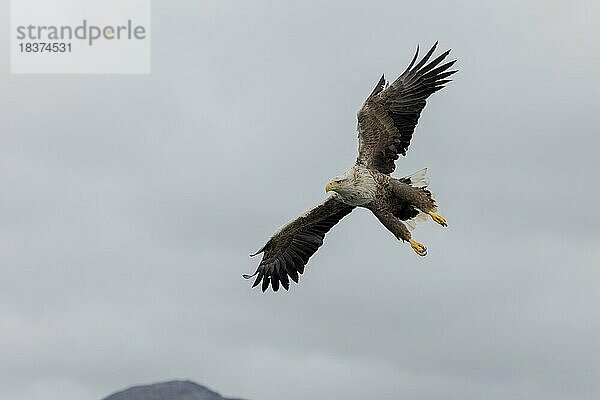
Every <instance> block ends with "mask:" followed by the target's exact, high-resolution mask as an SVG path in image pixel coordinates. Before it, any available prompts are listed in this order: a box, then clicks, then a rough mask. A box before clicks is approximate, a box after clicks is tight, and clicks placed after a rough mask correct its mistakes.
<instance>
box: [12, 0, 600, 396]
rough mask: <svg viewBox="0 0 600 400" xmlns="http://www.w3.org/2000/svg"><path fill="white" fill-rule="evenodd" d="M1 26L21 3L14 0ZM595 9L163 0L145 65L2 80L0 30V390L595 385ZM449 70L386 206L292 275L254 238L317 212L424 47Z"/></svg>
mask: <svg viewBox="0 0 600 400" xmlns="http://www.w3.org/2000/svg"><path fill="white" fill-rule="evenodd" d="M0 4H1V5H0V15H2V23H3V24H6V25H5V26H7V25H8V24H9V20H8V16H9V4H8V1H6V0H5V1H3V2H2V3H0ZM598 15H600V2H598V1H596V0H588V1H549V0H544V1H541V0H539V1H533V0H532V1H516V0H509V1H506V0H504V1H475V0H461V1H427V0H426V1H411V2H408V1H406V2H405V1H389V2H387V1H360V2H357V1H339V2H333V1H330V2H327V1H326V2H322V1H293V2H288V1H279V2H272V1H243V2H242V1H236V2H234V1H226V0H219V1H166V0H164V1H160V0H154V1H153V13H152V74H150V75H129V76H128V75H62V76H60V75H55V76H52V75H37V76H36V75H10V73H9V59H8V54H9V50H8V46H9V37H8V29H3V30H2V32H1V33H0V49H1V51H2V52H3V53H4V54H5V55H6V57H4V58H3V59H2V62H1V63H0V121H1V128H0V131H1V136H0V273H1V275H0V399H1V400H21V399H23V400H99V399H101V398H102V397H104V396H106V395H108V394H109V393H111V392H113V391H115V390H118V389H122V388H124V387H128V386H130V385H133V384H139V383H148V382H154V381H162V380H168V379H172V378H188V379H192V380H194V381H197V382H199V383H202V384H205V385H208V386H210V387H211V388H214V389H215V390H218V391H220V392H221V393H223V394H225V395H228V396H240V397H245V398H248V399H252V400H281V399H286V400H306V399H323V398H331V399H347V400H358V399H365V398H368V399H378V400H379V399H381V400H396V399H411V400H434V399H446V400H450V399H457V400H458V399H460V400H481V399H486V400H496V399H497V400H500V399H501V400H513V399H527V400H559V399H560V400H563V399H565V400H566V399H568V400H584V399H598V398H599V396H600V312H599V310H600V290H599V288H600V246H598V243H599V242H600V215H599V213H598V209H597V203H598V200H599V197H600V190H599V189H598V186H597V182H598V171H600V157H599V156H598V150H599V148H600V135H599V132H598V126H599V125H600V113H599V112H598V111H599V109H600V81H599V80H598V71H600V44H599V43H598V40H599V38H600V25H599V24H598V23H597V17H598ZM435 40H439V41H440V49H442V50H443V49H446V48H452V49H453V52H452V55H453V57H454V58H457V59H458V63H457V66H458V68H459V69H460V72H459V73H458V74H456V75H455V79H454V81H453V82H452V83H451V84H450V85H449V86H448V87H447V88H446V89H445V90H443V91H442V92H440V93H437V94H436V95H434V96H433V97H432V98H431V99H430V101H429V102H428V105H427V107H426V109H425V111H424V112H423V114H422V116H421V120H420V123H419V125H418V127H417V131H416V133H415V136H414V138H413V142H412V145H411V147H410V149H409V152H408V156H407V157H405V158H403V159H401V160H400V161H399V162H398V168H397V170H396V171H397V172H396V174H397V175H402V174H408V173H411V172H414V171H415V170H418V169H420V168H422V167H429V174H430V177H431V181H432V183H431V185H432V188H433V190H434V191H435V192H436V193H437V195H438V199H439V202H440V204H441V213H442V214H443V215H444V216H445V217H447V219H448V221H449V224H450V227H449V228H448V229H442V228H440V227H439V226H437V225H436V224H434V223H432V222H428V223H427V224H424V225H420V226H419V227H418V228H417V230H416V231H415V233H414V236H415V238H417V239H418V240H419V241H421V242H423V243H425V244H426V245H427V246H428V248H429V254H428V255H427V257H425V258H419V257H417V256H416V255H415V254H414V253H413V252H412V251H411V249H410V247H409V246H407V245H406V244H401V243H399V242H397V241H396V240H395V239H394V238H393V236H392V235H391V234H390V233H389V232H387V231H386V230H385V229H384V228H383V227H382V226H381V225H380V224H379V223H378V222H377V221H376V220H375V218H373V217H372V216H371V215H370V214H369V212H367V211H364V210H358V211H355V212H354V213H353V214H352V215H351V216H349V217H347V218H346V219H344V220H343V221H342V222H341V223H340V224H339V225H338V226H336V227H335V228H334V229H333V230H332V232H330V233H329V235H328V236H327V238H326V241H325V245H324V246H323V247H322V248H321V250H319V252H318V253H317V254H316V255H315V256H314V257H313V258H312V259H311V261H310V264H309V266H308V267H307V270H306V272H305V274H304V276H303V277H302V279H301V281H300V285H294V286H293V287H292V289H291V290H290V292H279V293H277V294H273V293H267V294H262V293H260V292H259V291H257V290H251V289H250V286H249V282H246V281H244V280H243V279H242V278H241V276H240V275H241V274H242V273H247V272H251V271H253V270H254V268H255V266H256V263H257V262H258V259H250V258H248V254H249V253H251V252H252V251H254V250H256V249H257V248H258V247H260V246H261V245H262V244H263V243H264V241H265V240H266V238H268V236H269V235H270V234H271V233H272V231H273V230H274V229H276V228H277V227H278V226H280V225H281V224H283V223H285V222H286V221H287V220H289V219H291V218H292V217H294V216H296V215H297V214H299V213H300V212H302V211H303V210H305V209H307V208H309V207H310V206H312V205H313V204H315V203H317V202H319V201H321V199H323V198H324V196H325V194H324V193H323V187H324V184H325V183H326V181H327V180H328V178H330V177H332V176H334V175H336V174H338V173H339V172H342V171H343V170H345V169H346V168H347V167H349V166H350V165H351V164H352V163H353V161H354V159H355V154H356V153H355V152H356V140H355V137H356V134H355V124H356V121H355V113H356V110H357V109H358V108H359V106H360V105H361V103H362V101H363V100H364V98H365V96H366V95H367V94H368V93H369V92H370V91H371V89H372V88H373V86H374V84H375V83H376V81H377V79H378V78H379V77H380V75H381V73H384V72H385V73H386V76H388V77H389V78H392V79H393V78H395V76H397V74H399V73H400V72H402V70H403V69H404V68H405V66H406V65H407V63H408V61H409V60H410V58H411V56H412V54H413V51H414V48H415V46H416V45H417V44H421V46H422V47H427V46H429V45H430V44H432V43H433V42H434V41H435Z"/></svg>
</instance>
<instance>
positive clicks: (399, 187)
mask: <svg viewBox="0 0 600 400" xmlns="http://www.w3.org/2000/svg"><path fill="white" fill-rule="evenodd" d="M390 187H391V189H392V191H393V192H394V195H395V196H396V198H398V199H402V200H403V201H406V202H408V203H409V204H410V205H412V206H413V207H415V208H416V209H418V210H419V211H421V212H424V213H425V214H428V215H429V216H430V217H431V219H433V220H434V221H435V222H437V223H438V224H440V225H441V226H448V222H447V221H446V219H445V218H444V217H442V216H441V215H440V214H438V213H437V212H436V211H437V204H436V203H435V199H434V197H433V193H431V191H430V190H429V189H427V187H415V186H411V185H409V184H407V183H404V182H401V181H400V180H398V179H391V180H390Z"/></svg>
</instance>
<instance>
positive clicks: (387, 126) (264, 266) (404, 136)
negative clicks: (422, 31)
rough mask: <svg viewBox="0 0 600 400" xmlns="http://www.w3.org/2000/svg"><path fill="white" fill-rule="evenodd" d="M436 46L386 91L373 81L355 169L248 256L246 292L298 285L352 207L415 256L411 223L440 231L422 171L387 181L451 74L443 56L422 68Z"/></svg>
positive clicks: (361, 115) (419, 249)
mask: <svg viewBox="0 0 600 400" xmlns="http://www.w3.org/2000/svg"><path fill="white" fill-rule="evenodd" d="M436 46H437V43H436V44H435V45H434V46H433V47H432V48H431V50H429V52H427V54H426V55H425V56H424V57H423V58H422V59H421V60H420V61H419V62H418V63H416V64H415V62H416V60H417V56H418V53H419V50H418V48H417V52H416V53H415V56H414V57H413V59H412V61H411V63H410V65H409V66H408V68H407V69H406V70H405V71H404V73H402V75H400V77H398V79H396V80H395V81H394V82H392V83H391V84H388V83H387V82H386V81H385V79H384V77H381V79H380V80H379V82H378V83H377V85H376V86H375V89H374V90H373V92H372V93H371V95H369V97H368V98H367V100H366V101H365V103H364V104H363V106H362V107H361V109H360V110H359V112H358V114H357V116H358V128H357V129H358V142H359V148H358V157H357V159H356V164H355V165H354V166H353V167H352V168H350V169H349V170H348V171H346V172H345V173H344V174H342V175H340V176H338V177H335V178H333V179H332V180H331V181H329V183H328V184H327V186H326V191H327V192H329V191H333V192H334V193H333V195H331V196H330V197H328V198H327V199H326V200H325V201H324V202H323V203H321V204H319V205H318V206H316V207H314V208H312V209H311V210H309V211H307V212H306V213H304V214H303V215H301V216H300V217H298V218H296V219H295V220H293V221H292V222H290V223H288V224H286V225H285V226H283V227H282V228H280V229H279V230H278V231H276V232H275V233H274V234H273V236H271V238H270V239H269V241H268V242H267V243H266V244H265V245H264V246H263V247H262V248H261V249H260V250H259V251H258V252H257V253H256V254H259V253H264V255H263V258H262V260H261V262H260V264H259V266H258V268H257V270H256V272H255V273H254V274H253V275H244V277H245V278H247V279H249V278H251V277H256V279H255V281H254V284H253V286H257V285H259V284H261V285H262V290H263V291H265V290H266V289H267V288H268V287H269V285H271V286H272V288H273V290H274V291H277V290H278V289H279V286H280V284H281V285H282V286H283V287H284V288H285V289H286V290H287V289H288V288H289V279H290V278H291V279H292V280H293V281H295V282H298V277H299V274H302V273H303V272H304V266H305V265H306V263H307V262H308V259H309V258H310V257H311V256H312V255H313V254H314V253H315V252H316V251H317V249H318V248H319V247H320V246H321V245H322V244H323V239H324V237H325V234H326V233H327V232H328V231H329V230H330V229H331V228H332V227H333V226H334V225H335V224H336V223H337V222H338V221H339V220H340V219H342V218H343V217H345V216H346V215H348V214H349V213H350V212H351V211H352V210H353V209H354V208H355V207H364V208H367V209H369V210H371V212H373V214H374V215H375V216H376V217H377V219H378V220H379V221H380V222H381V223H382V224H383V225H384V226H385V227H386V228H387V229H388V230H389V231H390V232H392V233H393V234H394V236H395V237H396V238H397V239H399V240H402V241H406V242H408V243H410V245H411V247H412V248H413V250H414V251H415V252H416V253H417V254H419V255H421V256H424V255H426V254H427V249H426V248H425V246H423V245H422V244H420V243H418V242H416V241H415V240H413V239H412V236H411V233H410V229H412V228H414V226H415V222H416V221H417V220H422V219H425V218H428V217H431V218H432V219H433V220H434V221H435V222H437V223H439V224H440V225H442V226H447V224H446V220H445V219H444V218H443V217H441V216H440V215H439V214H437V213H436V211H437V205H436V202H435V199H434V196H433V194H432V193H431V191H430V190H429V189H428V188H427V185H428V180H427V177H426V170H425V169H423V170H421V171H418V172H416V173H414V174H412V175H410V176H407V177H404V178H394V177H392V176H390V174H391V173H392V172H393V171H394V169H395V160H396V159H398V157H399V155H400V154H402V155H406V150H407V149H408V146H409V145H410V140H411V138H412V134H413V132H414V129H415V127H416V125H417V122H418V120H419V116H420V114H421V111H422V110H423V108H424V107H425V100H426V99H427V97H429V96H430V95H431V94H433V93H434V92H436V91H438V90H440V89H441V88H443V87H444V85H445V84H446V83H448V82H449V80H448V79H447V78H448V77H449V76H450V75H452V74H453V73H454V72H456V71H449V68H450V67H451V66H452V65H453V64H454V62H455V61H450V62H447V63H444V64H441V63H442V61H443V60H444V59H445V58H446V56H447V55H448V53H449V50H448V51H446V52H444V53H442V54H441V55H440V56H438V57H437V58H435V59H434V60H432V61H430V62H429V63H428V61H429V59H430V58H431V55H432V54H433V52H434V50H435V48H436ZM440 64H441V65H440ZM256 254H254V255H256Z"/></svg>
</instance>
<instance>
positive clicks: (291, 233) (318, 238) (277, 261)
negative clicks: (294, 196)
mask: <svg viewBox="0 0 600 400" xmlns="http://www.w3.org/2000/svg"><path fill="white" fill-rule="evenodd" d="M336 197H337V195H333V196H330V197H329V198H327V199H326V200H325V201H324V202H323V203H321V204H319V205H318V206H316V207H314V208H312V209H310V210H309V211H307V212H306V213H304V214H303V215H301V216H300V217H298V218H296V219H295V220H294V221H292V222H290V223H288V224H287V225H285V226H284V227H283V228H281V229H280V230H279V231H277V232H276V233H275V234H273V236H271V238H270V239H269V241H268V242H267V244H265V245H264V246H263V248H262V249H260V250H259V251H258V252H257V253H256V254H259V253H262V252H264V254H263V258H262V260H261V261H260V264H259V266H258V269H257V270H256V272H254V274H252V275H244V278H246V279H250V278H253V277H255V276H256V279H255V280H254V284H253V285H252V287H255V286H258V285H259V284H261V288H262V291H263V292H264V291H266V290H267V289H268V288H269V284H270V285H271V287H272V288H273V290H274V291H275V292H276V291H277V290H279V285H280V283H281V286H283V287H284V288H285V290H288V289H289V286H290V280H289V278H292V280H293V281H294V282H296V283H298V275H299V274H302V273H303V272H304V266H305V265H306V263H307V262H308V259H309V258H310V257H311V256H312V255H313V254H314V253H315V252H316V251H317V249H318V248H319V247H321V245H322V244H323V239H324V238H325V234H326V233H327V232H329V230H330V229H331V228H332V227H333V226H334V225H335V224H337V223H338V221H339V220H341V219H342V218H344V217H345V216H346V215H348V214H349V213H350V212H351V211H352V210H353V209H354V206H349V205H347V204H344V203H342V202H341V201H338V200H336ZM256 254H253V255H256Z"/></svg>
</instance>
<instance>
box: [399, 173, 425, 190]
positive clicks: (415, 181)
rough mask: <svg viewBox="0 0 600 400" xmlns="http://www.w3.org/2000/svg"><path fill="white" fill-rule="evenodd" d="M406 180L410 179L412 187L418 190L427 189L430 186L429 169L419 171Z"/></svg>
mask: <svg viewBox="0 0 600 400" xmlns="http://www.w3.org/2000/svg"><path fill="white" fill-rule="evenodd" d="M404 179H410V185H411V186H414V187H418V188H422V187H426V186H427V185H429V178H428V177H427V168H423V169H420V170H418V171H417V172H415V173H412V174H410V175H409V176H407V177H405V178H404Z"/></svg>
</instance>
